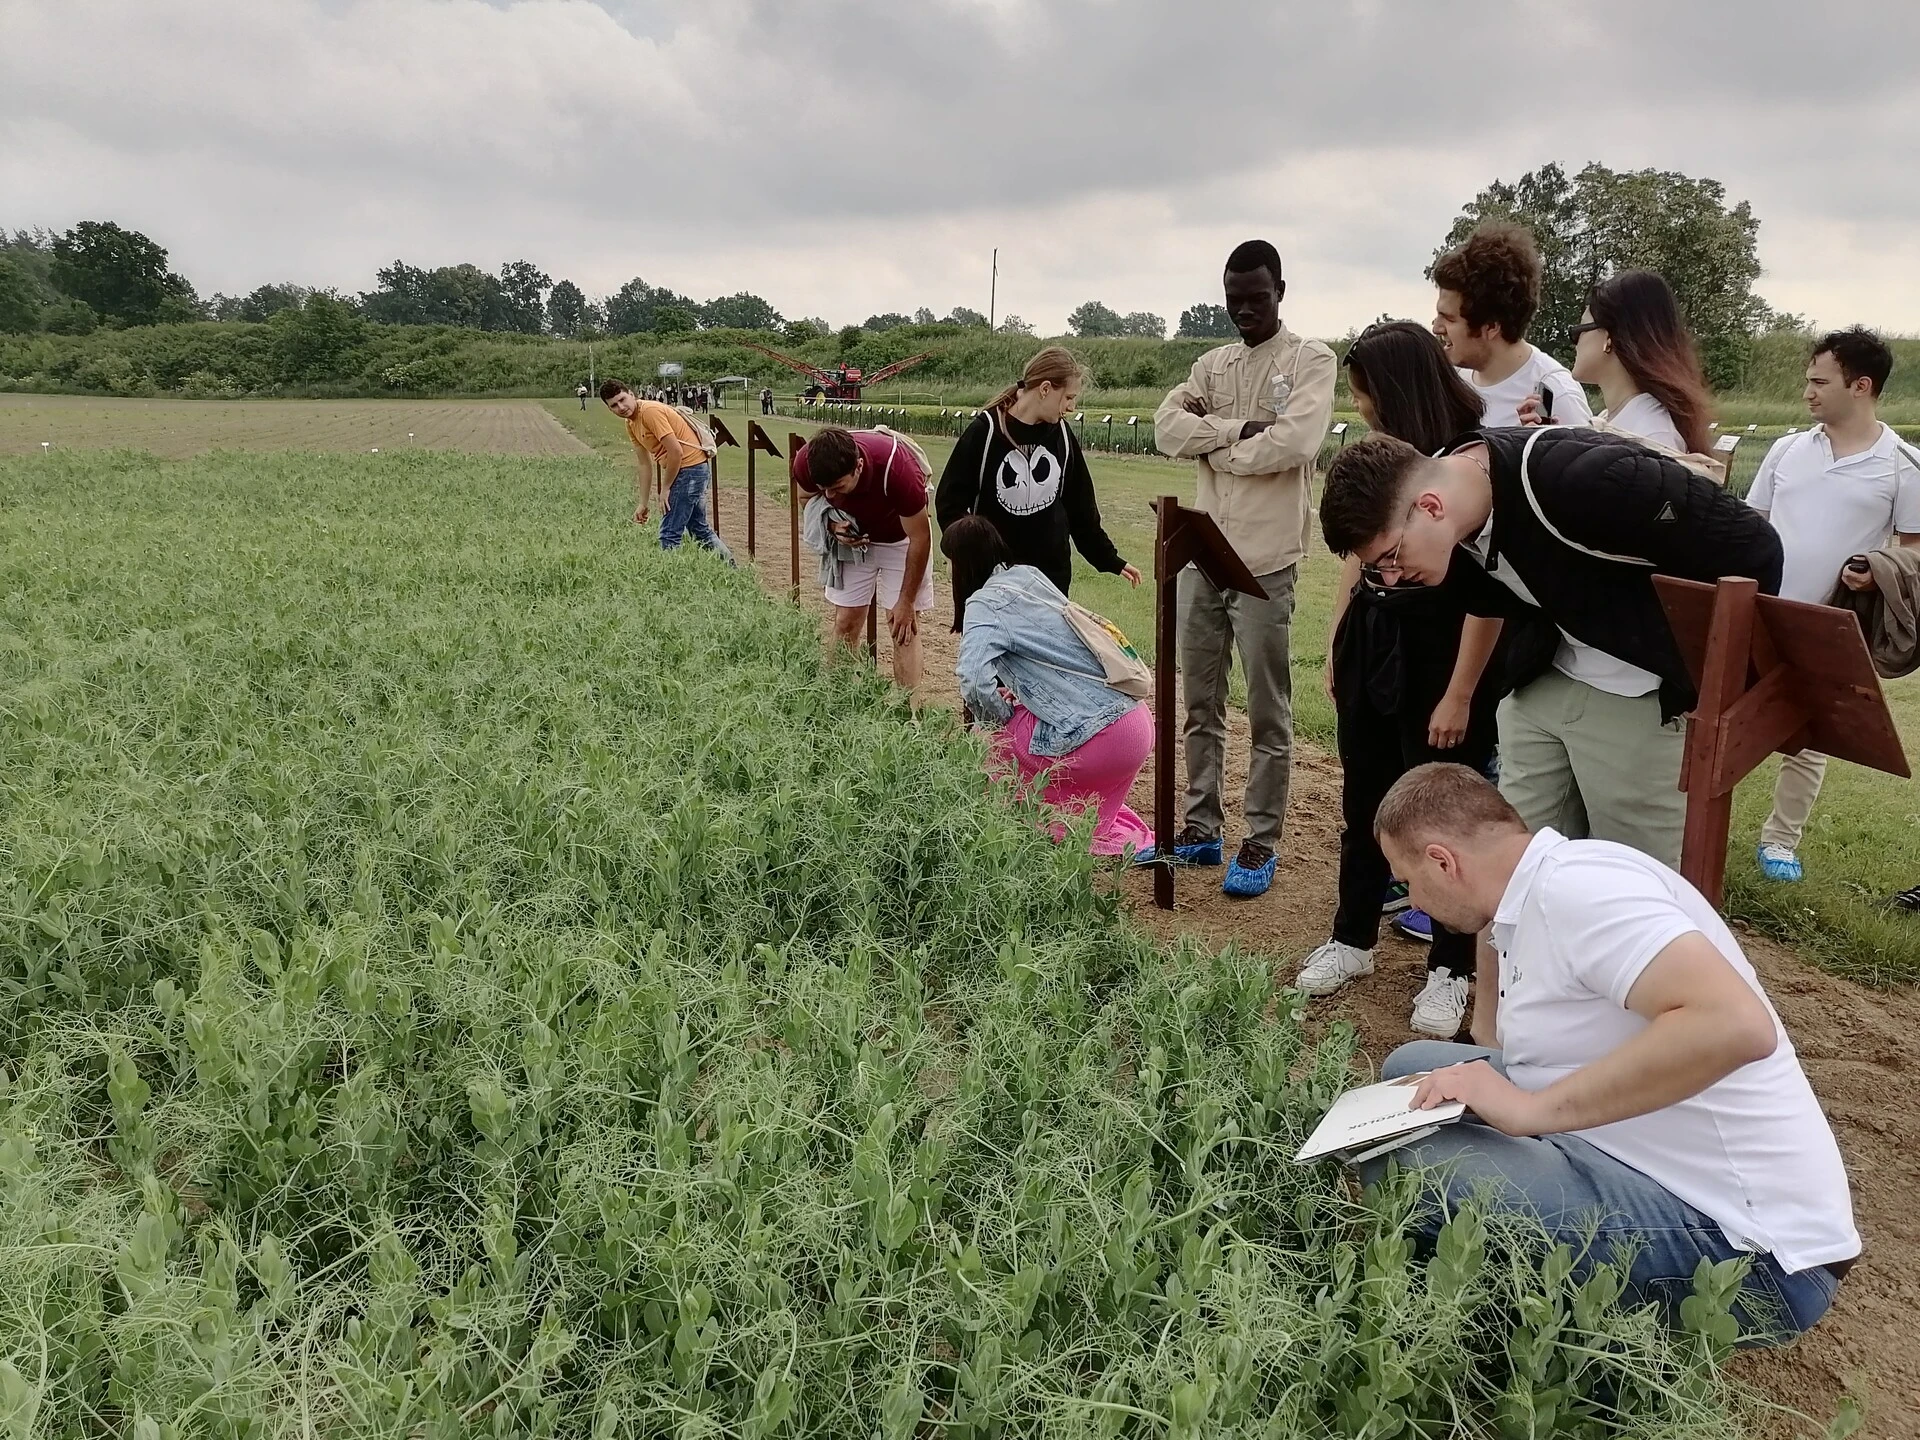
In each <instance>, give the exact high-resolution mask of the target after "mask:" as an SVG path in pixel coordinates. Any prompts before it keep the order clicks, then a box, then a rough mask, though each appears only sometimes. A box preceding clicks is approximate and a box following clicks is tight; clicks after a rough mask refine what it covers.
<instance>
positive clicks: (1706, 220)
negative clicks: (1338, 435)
mask: <svg viewBox="0 0 1920 1440" xmlns="http://www.w3.org/2000/svg"><path fill="white" fill-rule="evenodd" d="M1486 219H1502V220H1514V221H1518V222H1519V223H1520V224H1522V225H1525V226H1526V227H1527V228H1528V229H1530V230H1532V231H1533V235H1534V240H1535V242H1536V243H1537V244H1538V245H1539V247H1540V258H1541V261H1542V265H1543V269H1544V275H1543V279H1542V285H1541V295H1540V310H1539V313H1538V315H1537V316H1536V317H1535V319H1534V323H1533V339H1534V342H1535V343H1536V344H1538V345H1539V346H1540V347H1541V348H1542V349H1545V350H1549V351H1552V352H1553V353H1555V354H1557V355H1559V356H1560V357H1561V358H1562V359H1569V358H1571V355H1572V345H1571V343H1570V341H1569V340H1568V332H1569V331H1570V330H1571V329H1572V328H1573V326H1574V325H1576V324H1578V323H1579V320H1580V312H1581V311H1582V310H1583V309H1585V307H1586V303H1587V292H1588V291H1589V290H1591V289H1592V288H1593V286H1594V285H1595V284H1596V283H1597V282H1598V281H1601V280H1604V279H1606V278H1607V276H1609V275H1612V274H1614V273H1615V272H1617V271H1620V270H1654V271H1658V272H1659V273H1660V274H1661V275H1664V276H1665V277H1666V279H1667V283H1668V284H1669V285H1671V286H1673V293H1674V294H1675V295H1676V296H1677V297H1678V298H1679V301H1680V305H1681V308H1682V309H1683V310H1684V312H1685V314H1686V317H1687V322H1688V324H1689V325H1691V326H1692V328H1693V332H1694V335H1695V336H1696V337H1697V338H1698V339H1699V341H1700V343H1701V346H1702V349H1703V350H1704V351H1705V352H1706V354H1707V356H1708V359H1709V361H1710V362H1712V361H1713V358H1714V356H1715V355H1716V353H1722V354H1724V353H1726V352H1728V351H1729V350H1730V349H1731V350H1736V351H1737V350H1742V349H1743V347H1744V344H1745V341H1746V339H1747V337H1748V336H1750V335H1752V334H1754V333H1756V332H1758V331H1760V330H1763V329H1765V328H1767V325H1768V323H1769V321H1770V319H1771V317H1772V313H1773V312H1772V309H1771V307H1769V306H1768V305H1767V303H1766V301H1764V300H1762V299H1761V298H1760V297H1759V296H1758V295H1755V294H1754V293H1753V284H1754V281H1756V280H1757V279H1759V278H1760V261H1759V258H1758V256H1757V255H1756V253H1755V246H1756V242H1757V240H1758V238H1759V232H1760V222H1759V220H1758V219H1756V218H1755V217H1754V214H1753V208H1752V206H1751V205H1749V204H1748V203H1747V202H1746V201H1744V200H1742V201H1741V202H1740V203H1739V204H1737V205H1732V206H1729V205H1728V204H1727V192H1726V187H1725V186H1723V185H1722V184H1721V183H1720V182H1719V181H1718V180H1710V179H1694V178H1692V177H1690V176H1686V175H1682V174H1679V173H1678V172H1676V171H1671V170H1629V171H1615V170H1609V169H1608V168H1607V167H1606V166H1604V165H1601V164H1598V163H1594V164H1589V165H1588V166H1587V167H1586V168H1585V169H1583V170H1582V171H1581V172H1580V173H1579V174H1578V175H1576V176H1574V177H1572V178H1571V179H1569V178H1568V176H1567V174H1566V172H1565V171H1564V170H1562V169H1561V168H1560V167H1559V166H1558V165H1544V166H1542V167H1541V168H1540V169H1538V170H1535V171H1530V172H1528V173H1527V174H1525V175H1522V176H1521V177H1520V178H1519V179H1518V180H1516V181H1514V182H1513V183H1512V184H1508V183H1507V182H1506V181H1504V180H1496V181H1495V182H1494V183H1493V184H1491V185H1489V186H1488V187H1487V188H1486V189H1485V190H1482V191H1481V192H1480V193H1479V194H1478V195H1476V196H1475V197H1474V198H1473V199H1472V200H1471V201H1470V202H1469V203H1468V204H1467V205H1466V207H1465V208H1464V209H1463V210H1462V211H1461V212H1460V215H1459V217H1458V218H1457V219H1456V220H1455V221H1454V222H1453V228H1452V229H1451V230H1450V231H1449V232H1448V233H1447V238H1446V241H1445V243H1444V244H1443V245H1442V246H1441V247H1440V249H1439V250H1438V251H1436V252H1435V258H1436V259H1438V258H1439V256H1440V255H1441V254H1443V253H1444V252H1445V251H1447V250H1449V249H1451V248H1452V247H1454V246H1455V245H1458V244H1459V243H1460V242H1461V241H1463V240H1465V239H1466V237H1467V236H1468V234H1469V233H1471V231H1472V230H1473V227H1474V226H1475V225H1477V224H1479V223H1480V222H1481V221H1482V220H1486ZM1428 274H1429V275H1431V274H1432V267H1431V266H1429V267H1428ZM1715 368H1718V367H1716V366H1715V365H1713V364H1712V363H1710V364H1709V374H1710V376H1711V375H1712V373H1713V371H1714V369H1715ZM1725 378H1726V377H1725V376H1724V375H1723V376H1720V377H1717V383H1718V382H1720V381H1724V379H1725Z"/></svg>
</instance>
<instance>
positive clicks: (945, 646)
mask: <svg viewBox="0 0 1920 1440" xmlns="http://www.w3.org/2000/svg"><path fill="white" fill-rule="evenodd" d="M779 488H780V491H781V499H782V500H784V498H785V497H784V491H785V485H784V477H782V479H781V483H780V487H779ZM744 498H745V497H744V494H743V493H742V492H739V491H730V493H729V494H728V495H726V496H725V497H724V499H723V502H722V503H723V507H724V508H723V516H722V518H723V521H725V522H726V528H725V529H724V530H723V534H724V536H725V538H726V539H727V541H728V543H729V544H731V545H734V546H736V547H737V548H739V549H740V550H741V552H742V558H743V559H744V547H745V516H744ZM729 517H730V518H729ZM757 520H758V526H757V529H758V538H759V541H760V545H759V547H758V548H759V555H758V558H757V561H756V570H757V572H758V574H759V575H760V577H761V579H762V582H763V583H765V584H766V585H767V586H768V588H770V589H773V590H775V591H776V592H778V593H781V594H784V593H786V589H787V586H788V583H789V556H788V550H787V518H786V510H785V508H784V505H778V506H776V505H773V504H770V503H767V502H766V501H765V500H764V499H763V500H762V502H761V504H760V507H759V514H758V516H757ZM800 571H801V603H802V604H803V605H805V606H806V607H808V608H809V609H812V610H814V611H815V612H817V613H820V614H822V616H823V617H824V613H825V606H824V604H823V602H822V600H821V596H820V591H819V586H818V584H817V583H816V582H815V578H814V564H813V557H812V556H810V555H808V554H807V553H805V552H802V554H801V567H800ZM951 613H952V612H951V601H950V599H949V598H948V594H947V591H946V588H945V586H944V585H943V584H940V583H939V577H937V576H936V607H935V609H934V610H932V611H931V612H929V613H928V615H927V616H926V617H924V623H923V625H922V629H921V637H922V640H921V643H922V646H923V648H924V651H925V657H926V674H925V678H924V679H923V680H922V682H921V684H920V686H919V687H918V690H917V692H916V693H917V698H918V699H919V700H920V701H922V702H923V703H929V704H936V705H939V704H952V703H954V694H953V680H952V676H953V665H954V659H955V656H956V654H957V650H958V644H957V641H958V637H957V636H954V635H951V634H950V633H949V632H948V630H947V625H948V623H949V617H950V616H951ZM880 646H881V651H882V656H881V662H882V663H883V664H885V663H886V651H887V648H888V640H887V636H886V626H885V623H884V617H883V620H882V623H881V626H880ZM1178 748H1179V747H1178V745H1177V744H1176V752H1177V751H1178ZM1247 756H1248V743H1247V725H1246V716H1245V715H1244V714H1243V713H1241V712H1240V711H1237V710H1236V711H1234V712H1232V713H1231V714H1230V716H1229V735H1228V751H1227V786H1226V788H1227V795H1228V802H1229V803H1228V813H1229V816H1230V817H1231V815H1232V814H1233V812H1234V810H1235V809H1236V808H1237V805H1238V796H1239V795H1240V793H1241V791H1242V787H1243V786H1244V785H1245V782H1246V772H1247ZM1175 763H1176V765H1181V764H1182V763H1183V762H1182V761H1181V760H1179V759H1178V758H1177V753H1176V761H1175ZM1152 774H1153V769H1152V765H1151V763H1149V765H1148V767H1147V769H1146V770H1145V771H1143V772H1142V774H1141V777H1140V781H1139V783H1138V785H1137V786H1136V787H1135V790H1134V797H1133V799H1134V806H1135V808H1136V809H1138V810H1139V811H1140V813H1141V814H1143V815H1151V813H1152V788H1151V786H1152ZM1181 783H1184V770H1180V771H1177V772H1176V784H1177V785H1178V784H1181ZM1238 838H1239V837H1238V836H1237V835H1236V834H1235V833H1234V827H1233V822H1232V820H1231V818H1230V819H1229V824H1228V835H1227V842H1228V848H1229V850H1231V848H1232V847H1233V845H1234V844H1235V843H1237V840H1238ZM1339 842H1340V766H1339V762H1338V761H1337V760H1336V759H1335V758H1334V757H1333V756H1331V755H1329V754H1327V753H1326V752H1325V751H1323V750H1321V749H1319V748H1318V747H1316V746H1312V745H1309V744H1304V743H1301V742H1296V743H1295V747H1294V757H1293V785H1292V793H1291V798H1290V801H1289V805H1288V813H1287V828H1286V834H1285V836H1284V837H1283V840H1282V844H1281V847H1280V868H1279V877H1278V879H1277V880H1276V881H1275V883H1274V886H1273V888H1272V889H1271V890H1270V891H1268V892H1267V894H1265V895H1263V896H1261V897H1260V898H1258V899H1256V900H1229V899H1227V898H1226V897H1225V896H1224V895H1222V894H1221V893H1220V888H1219V880H1220V876H1221V873H1222V872H1220V871H1215V870H1191V871H1183V872H1181V873H1180V875H1179V881H1178V903H1177V905H1176V908H1175V909H1174V910H1172V911H1171V912H1168V911H1162V910H1158V909H1156V908H1155V907H1154V904H1153V887H1152V883H1151V879H1150V877H1149V875H1148V873H1147V872H1145V871H1140V872H1136V873H1132V874H1129V875H1128V876H1127V877H1126V879H1125V881H1124V882H1123V883H1124V884H1125V887H1126V894H1127V898H1128V902H1129V904H1128V908H1129V910H1130V912H1131V914H1132V915H1133V918H1134V919H1135V921H1136V922H1137V923H1138V924H1140V925H1141V926H1142V927H1143V928H1145V929H1147V930H1148V931H1150V932H1152V933H1154V934H1157V935H1162V936H1167V937H1169V938H1170V937H1172V936H1175V935H1189V934H1190V935H1198V936H1200V937H1202V938H1204V939H1205V940H1206V941H1207V943H1209V944H1212V945H1219V946H1225V945H1233V946H1236V947H1238V948H1239V949H1241V950H1243V951H1246V952H1249V953H1253V954H1260V955H1266V956H1269V957H1271V960H1272V963H1273V966H1274V971H1275V975H1276V977H1277V978H1278V979H1279V980H1280V981H1282V982H1283V983H1284V982H1290V981H1291V980H1292V978H1293V976H1294V975H1295V973H1296V972H1297V969H1298V966H1299V962H1300V961H1301V960H1302V959H1303V958H1304V957H1305V955H1306V953H1307V952H1308V951H1309V950H1311V949H1312V948H1313V947H1314V946H1315V945H1318V944H1319V943H1320V942H1321V941H1323V940H1325V939H1326V938H1327V933H1328V927H1329V926H1330V925H1331V923H1332V919H1333V911H1334V894H1335V879H1336V872H1337V866H1338V858H1339ZM1734 923H1735V929H1736V931H1737V932H1738V933H1739V934H1740V938H1741V943H1742V945H1743V946H1745V948H1746V951H1747V954H1748V957H1749V958H1750V959H1751V960H1752V961H1753V964H1754V966H1755V968H1756V969H1757V970H1758V971H1759V974H1760V977H1761V980H1762V982H1763V983H1764V984H1765V985H1766V987H1767V992H1768V994H1769V995H1771V996H1772V998H1773V1002H1774V1005H1775V1007H1776V1008H1777V1009H1778V1010H1779V1012H1780V1017H1781V1020H1782V1022H1783V1023H1784V1024H1785V1025H1786V1028H1787V1033H1788V1034H1789V1035H1790V1036H1791V1037H1792V1039H1793V1043H1794V1046H1795V1048H1796V1049H1797V1050H1798V1052H1799V1054H1800V1059H1801V1063H1802V1064H1803V1065H1804V1066H1805V1068H1806V1071H1807V1075H1808V1077H1809V1079H1810V1080H1811V1081H1812V1083H1813V1088H1814V1092H1815V1094H1817V1095H1818V1096H1819V1098H1820V1102H1821V1104H1822V1106H1823V1107H1824V1108H1825V1110H1826V1112H1827V1115H1828V1118H1829V1120H1830V1121H1831V1122H1832V1124H1833V1128H1834V1132H1835V1134H1836V1135H1837V1136H1838V1138H1839V1142H1840V1149H1841V1152H1842V1154H1843V1155H1844V1157H1845V1159H1846V1164H1847V1173H1848V1176H1849V1178H1850V1179H1851V1181H1852V1184H1853V1200H1854V1212H1855V1218H1856V1220H1857V1222H1858V1224H1859V1227H1860V1232H1861V1234H1862V1235H1863V1236H1864V1237H1865V1240H1866V1252H1865V1254H1864V1255H1863V1257H1862V1258H1861V1260H1860V1262H1859V1264H1858V1265H1856V1266H1855V1267H1854V1269H1853V1271H1852V1273H1850V1274H1849V1275H1848V1276H1847V1279H1846V1281H1845V1282H1844V1283H1843V1284H1842V1285H1841V1287H1840V1292H1839V1295H1838V1297H1837V1298H1836V1300H1835V1302H1834V1306H1833V1309H1832V1311H1830V1312H1829V1313H1828V1315H1827V1317H1826V1318H1825V1319H1824V1320H1822V1321H1821V1323H1820V1324H1819V1325H1818V1326H1817V1327H1816V1328H1815V1329H1814V1330H1813V1332H1812V1333H1811V1334H1809V1335H1807V1336H1806V1337H1804V1338H1803V1339H1802V1340H1800V1341H1799V1342H1798V1343H1797V1344H1795V1345H1794V1346H1792V1347H1791V1348H1789V1349H1787V1350H1784V1351H1769V1352H1764V1353H1759V1354H1751V1355H1742V1356H1740V1357H1738V1358H1736V1360H1735V1361H1734V1362H1733V1373H1734V1375H1735V1377H1736V1378H1737V1379H1738V1380H1739V1381H1740V1382H1741V1383H1742V1384H1744V1385H1746V1386H1748V1387H1750V1388H1751V1390H1753V1391H1754V1392H1755V1394H1756V1396H1757V1398H1758V1401H1759V1403H1760V1410H1759V1413H1757V1414H1756V1415H1755V1417H1754V1432H1755V1433H1756V1434H1757V1435H1765V1436H1769V1437H1772V1436H1779V1437H1788V1436H1797V1435H1808V1436H1813V1435H1818V1434H1820V1433H1822V1432H1823V1431H1824V1428H1825V1424H1826V1421H1827V1419H1828V1418H1830V1417H1831V1416H1832V1415H1833V1413H1834V1410H1835V1407H1836V1406H1837V1405H1838V1404H1839V1402H1840V1400H1841V1398H1842V1396H1843V1395H1845V1394H1846V1393H1848V1391H1849V1390H1850V1389H1851V1390H1852V1391H1853V1392H1855V1393H1856V1394H1857V1395H1859V1396H1860V1397H1861V1398H1862V1399H1863V1400H1864V1401H1865V1402H1866V1404H1867V1424H1866V1428H1865V1430H1864V1432H1862V1433H1864V1434H1867V1435H1871V1436H1875V1437H1888V1440H1896V1437H1900V1440H1904V1437H1913V1436H1920V1338H1916V1337H1917V1335H1920V1332H1917V1331H1916V1322H1915V1317H1916V1315H1920V1064H1916V1061H1915V1057H1914V1039H1915V1037H1916V1036H1920V995H1916V994H1915V993H1914V992H1913V991H1911V990H1898V991H1883V990H1870V989H1867V988H1866V987H1864V986H1861V985H1857V984H1855V983H1853V982H1852V981H1849V980H1844V979H1841V978H1840V977H1838V976H1835V975H1832V974H1830V973H1828V972H1827V971H1825V970H1821V969H1818V968H1816V967H1814V966H1813V965H1810V964H1807V963H1804V962H1802V961H1801V960H1800V958H1799V957H1798V956H1797V955H1795V954H1794V953H1793V951H1792V950H1790V949H1788V948H1787V947H1785V946H1783V945H1781V944H1779V943H1778V942H1776V941H1774V940H1772V939H1770V938H1768V937H1766V936H1763V935H1760V934H1757V933H1755V932H1753V931H1751V930H1750V929H1748V928H1747V927H1745V926H1744V925H1742V924H1740V923H1739V922H1734ZM1375 959H1376V966H1377V968H1376V969H1375V971H1374V973H1373V975H1371V976H1369V977H1368V978H1367V979H1365V980H1362V981H1360V982H1358V983H1357V984H1355V985H1353V986H1350V987H1349V988H1348V989H1346V990H1344V991H1342V992H1341V993H1340V994H1338V995H1336V996H1332V997H1329V998H1327V999H1325V1000H1319V1001H1316V1002H1314V1008H1313V1012H1312V1016H1311V1019H1310V1023H1311V1024H1313V1025H1315V1026H1316V1027H1317V1026H1321V1025H1326V1024H1332V1023H1334V1022H1335V1021H1340V1020H1344V1021H1346V1022H1347V1023H1349V1024H1351V1025H1352V1026H1353V1027H1354V1029H1355V1031H1356V1032H1357V1034H1358V1036H1359V1042H1360V1050H1361V1053H1362V1054H1363V1056H1364V1057H1365V1059H1366V1061H1367V1062H1368V1063H1369V1064H1371V1065H1373V1066H1378V1064H1379V1062H1380V1061H1381V1060H1382V1059H1383V1058H1384V1057H1385V1056H1386V1055H1387V1053H1388V1052H1389V1051H1391V1050H1392V1049H1393V1048H1394V1047H1395V1046H1397V1045H1400V1044H1402V1043H1404V1042H1405V1041H1408V1040H1411V1039H1415V1038H1418V1037H1416V1036H1415V1035H1414V1033H1413V1032H1412V1031H1411V1030H1410V1029H1409V1028H1408V1025H1407V1019H1408V1016H1409V1014H1410V1012H1411V1011H1412V1008H1413V997H1414V995H1415V994H1416V993H1417V992H1418V991H1419V989H1420V986H1421V984H1422V983H1423V982H1424V979H1425V969H1426V953H1425V950H1424V948H1423V947H1421V946H1419V945H1416V944H1413V943H1411V942H1408V941H1403V940H1400V939H1398V938H1397V937H1394V936H1393V935H1392V934H1391V932H1389V931H1387V930H1386V928H1385V927H1384V926H1383V927H1382V939H1381V943H1380V945H1379V947H1378V949H1377V950H1376V952H1375ZM1802 1416H1805V1417H1809V1418H1806V1419H1802V1418H1800V1417H1802Z"/></svg>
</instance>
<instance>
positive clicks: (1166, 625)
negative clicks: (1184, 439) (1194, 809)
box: [1149, 495, 1267, 910]
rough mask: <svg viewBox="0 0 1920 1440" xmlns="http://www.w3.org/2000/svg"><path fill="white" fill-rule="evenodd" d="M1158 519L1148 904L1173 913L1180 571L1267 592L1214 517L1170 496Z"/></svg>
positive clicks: (1158, 504)
mask: <svg viewBox="0 0 1920 1440" xmlns="http://www.w3.org/2000/svg"><path fill="white" fill-rule="evenodd" d="M1149 503H1150V504H1151V505H1152V507H1153V510H1154V514H1155V515H1156V516H1157V517H1158V518H1157V521H1156V524H1155V528H1154V537H1153V854H1154V865H1153V903H1154V904H1155V905H1157V906H1159V907H1160V908H1161V909H1162V910H1171V909H1173V711H1174V693H1173V692H1174V679H1173V677H1174V672H1175V668H1176V667H1175V655H1174V649H1175V645H1176V644H1177V642H1178V635H1179V628H1180V622H1179V615H1180V572H1181V571H1182V570H1184V569H1186V567H1187V566H1188V565H1196V566H1198V567H1199V569H1200V573H1201V574H1202V575H1205V576H1206V577H1207V579H1209V580H1211V581H1212V582H1213V583H1214V585H1215V586H1216V587H1218V588H1219V589H1221V590H1238V591H1239V592H1240V593H1241V594H1242V595H1257V596H1260V597H1261V598H1262V599H1264V598H1265V597H1266V593H1267V592H1266V591H1264V590H1262V589H1261V588H1260V582H1259V581H1258V580H1256V579H1255V578H1254V576H1253V572H1252V571H1251V570H1249V569H1247V562H1246V561H1244V560H1242V559H1241V558H1240V553H1239V552H1238V551H1237V550H1235V549H1234V548H1233V546H1231V545H1229V544H1228V543H1227V537H1226V536H1224V535H1222V534H1221V533H1220V527H1219V526H1218V525H1216V524H1214V521H1213V517H1212V516H1211V515H1209V514H1207V513H1206V511H1204V510H1192V509H1189V508H1187V507H1186V506H1184V505H1182V504H1181V503H1180V502H1179V500H1177V499H1176V498H1174V497H1173V496H1171V495H1162V496H1161V497H1160V498H1159V499H1158V500H1154V501H1150V502H1149Z"/></svg>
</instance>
